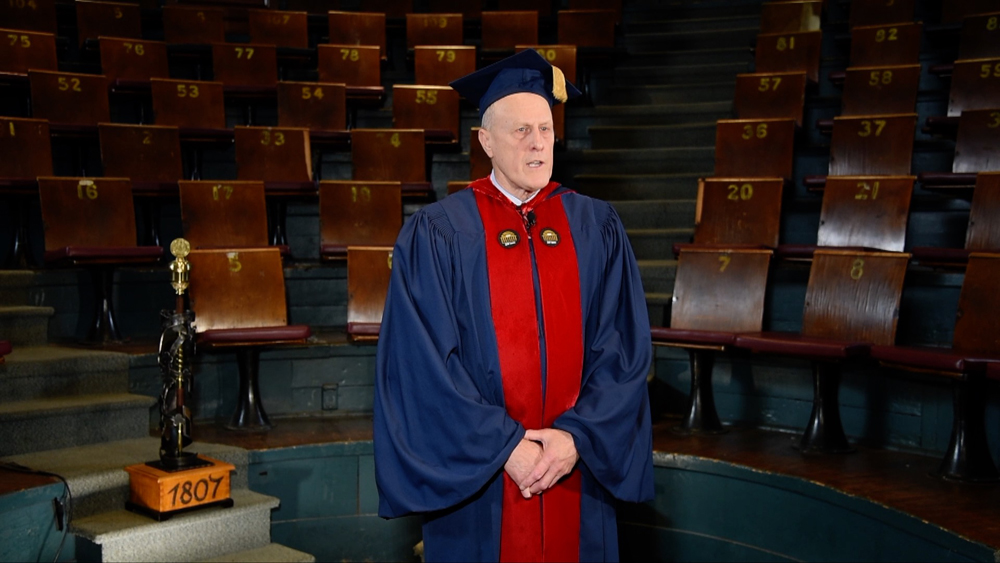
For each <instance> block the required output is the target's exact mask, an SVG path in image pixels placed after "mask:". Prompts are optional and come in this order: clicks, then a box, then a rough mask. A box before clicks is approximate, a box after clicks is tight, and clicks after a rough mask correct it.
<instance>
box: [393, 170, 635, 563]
mask: <svg viewBox="0 0 1000 563" xmlns="http://www.w3.org/2000/svg"><path fill="white" fill-rule="evenodd" d="M549 197H561V198H563V201H562V203H563V207H564V209H565V211H566V215H567V218H568V220H569V224H570V228H571V231H572V237H573V242H574V244H575V247H576V254H577V263H578V266H579V275H580V293H581V300H582V303H581V307H582V311H583V331H584V335H583V337H584V340H583V350H584V356H585V357H584V361H583V374H582V383H581V390H580V394H579V397H578V399H577V402H576V405H575V406H574V407H572V408H570V409H569V410H568V411H566V412H565V413H564V414H562V415H561V416H559V417H558V418H557V419H556V421H555V423H554V424H553V426H554V427H555V428H559V429H561V430H565V431H567V432H569V433H570V434H571V435H572V436H573V438H574V441H575V443H576V448H577V451H578V452H579V454H580V461H579V462H578V464H577V467H576V469H575V470H576V471H580V472H581V475H582V485H581V487H582V496H581V507H580V508H581V510H580V512H581V525H580V559H581V560H582V561H601V560H606V561H614V560H617V559H618V536H617V533H618V532H617V523H616V518H615V508H614V502H615V499H618V500H622V501H630V502H641V501H645V500H649V499H651V498H652V497H653V466H652V432H651V426H650V413H649V399H648V394H647V390H646V375H647V372H648V369H649V364H650V359H651V344H650V334H649V321H648V316H647V312H646V301H645V295H644V293H643V289H642V284H641V282H640V279H639V270H638V267H637V265H636V261H635V257H634V255H633V254H632V249H631V247H630V246H629V243H628V239H627V238H626V235H625V231H624V229H623V227H622V225H621V221H620V219H619V218H618V215H617V214H616V213H615V211H614V209H613V208H612V207H611V206H610V205H609V204H608V203H606V202H603V201H600V200H595V199H592V198H589V197H586V196H583V195H580V194H577V193H575V192H572V191H570V190H566V189H565V188H557V189H556V190H555V191H554V192H552V193H551V194H550V195H549ZM493 236H494V235H492V234H491V235H490V236H489V237H487V236H486V234H485V233H484V227H483V222H482V220H481V219H480V216H479V211H478V208H477V205H476V201H475V194H474V193H473V191H472V190H471V189H466V190H463V191H461V192H458V193H456V194H453V195H451V196H449V197H447V198H445V199H443V200H441V201H440V202H437V203H434V204H432V205H429V206H427V207H425V208H423V209H422V210H420V211H419V212H418V213H416V214H415V215H414V216H413V217H412V218H411V219H410V220H409V221H408V222H407V223H406V224H405V225H404V226H403V229H402V230H401V232H400V234H399V238H398V240H397V242H396V246H395V250H394V252H393V264H392V277H391V281H390V284H389V295H388V299H387V301H386V306H385V312H384V314H383V317H382V328H381V334H380V339H379V347H378V363H377V368H376V369H377V374H376V383H375V405H374V409H375V427H374V432H375V436H374V445H375V472H376V481H377V485H378V490H379V515H380V516H382V517H385V518H393V517H398V516H404V515H407V514H412V513H419V514H422V515H423V516H424V525H423V535H424V549H425V556H426V558H427V560H428V561H440V560H451V561H496V560H497V559H498V557H499V552H500V518H501V502H502V490H503V479H501V477H502V473H503V470H504V469H503V467H504V464H505V463H506V461H507V458H508V457H509V456H510V454H511V452H512V451H513V449H514V447H515V446H516V445H517V443H518V442H519V441H520V440H521V439H522V437H523V436H524V432H525V430H524V428H523V427H522V426H521V425H520V424H518V423H517V422H516V421H514V420H513V419H512V418H511V417H510V416H509V415H508V414H507V411H506V410H505V407H504V397H503V383H502V380H501V375H500V364H499V359H498V352H497V339H496V334H495V331H494V324H493V318H492V316H491V310H490V309H491V306H490V295H489V291H490V290H489V281H488V278H487V263H486V250H485V246H484V244H485V243H486V241H487V239H490V240H492V239H493ZM525 290H528V288H511V291H525ZM543 328H544V330H558V329H559V327H543ZM543 354H544V352H543ZM543 365H544V358H543Z"/></svg>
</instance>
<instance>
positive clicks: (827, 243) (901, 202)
mask: <svg viewBox="0 0 1000 563" xmlns="http://www.w3.org/2000/svg"><path fill="white" fill-rule="evenodd" d="M916 179H917V178H916V176H829V177H827V179H826V187H825V189H824V190H823V208H822V210H821V211H820V216H819V231H818V233H817V236H816V244H815V245H807V244H782V245H780V246H778V251H777V254H778V256H780V257H782V258H791V259H810V258H812V255H813V253H814V252H815V251H816V250H817V249H819V248H829V247H842V248H851V249H856V250H882V251H887V252H902V251H903V247H904V246H905V243H906V224H907V221H908V219H909V215H910V199H911V197H912V195H913V183H914V182H915V181H916Z"/></svg>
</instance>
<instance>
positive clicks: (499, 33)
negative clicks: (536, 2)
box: [480, 11, 538, 61]
mask: <svg viewBox="0 0 1000 563" xmlns="http://www.w3.org/2000/svg"><path fill="white" fill-rule="evenodd" d="M482 26H483V35H482V43H481V53H480V54H481V55H482V56H483V58H484V59H486V60H488V61H496V60H499V59H502V58H504V57H505V56H507V55H509V54H512V53H513V52H514V47H515V46H517V45H535V44H537V43H538V12H537V11H511V12H483V23H482Z"/></svg>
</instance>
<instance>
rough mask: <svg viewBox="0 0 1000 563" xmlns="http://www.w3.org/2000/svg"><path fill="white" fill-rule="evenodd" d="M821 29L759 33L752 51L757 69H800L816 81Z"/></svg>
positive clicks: (811, 80)
mask: <svg viewBox="0 0 1000 563" xmlns="http://www.w3.org/2000/svg"><path fill="white" fill-rule="evenodd" d="M822 42H823V32H822V31H800V32H795V33H761V34H760V35H758V36H757V49H756V52H755V55H754V61H755V68H756V71H757V72H804V73H806V77H808V78H809V81H810V82H813V83H816V82H818V81H819V58H820V50H821V49H820V48H821V44H822Z"/></svg>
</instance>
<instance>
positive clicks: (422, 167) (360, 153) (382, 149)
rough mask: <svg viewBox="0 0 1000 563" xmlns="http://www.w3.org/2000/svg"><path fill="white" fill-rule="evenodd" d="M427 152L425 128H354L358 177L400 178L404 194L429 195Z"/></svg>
mask: <svg viewBox="0 0 1000 563" xmlns="http://www.w3.org/2000/svg"><path fill="white" fill-rule="evenodd" d="M426 155H427V153H426V148H425V145H424V131H423V130H422V129H352V130H351V161H352V163H353V168H354V172H353V176H354V180H355V181H361V182H373V181H374V182H401V183H402V185H403V195H404V196H406V197H417V198H425V197H428V196H430V195H431V194H432V193H433V189H432V187H431V184H430V182H428V181H427V160H426Z"/></svg>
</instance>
